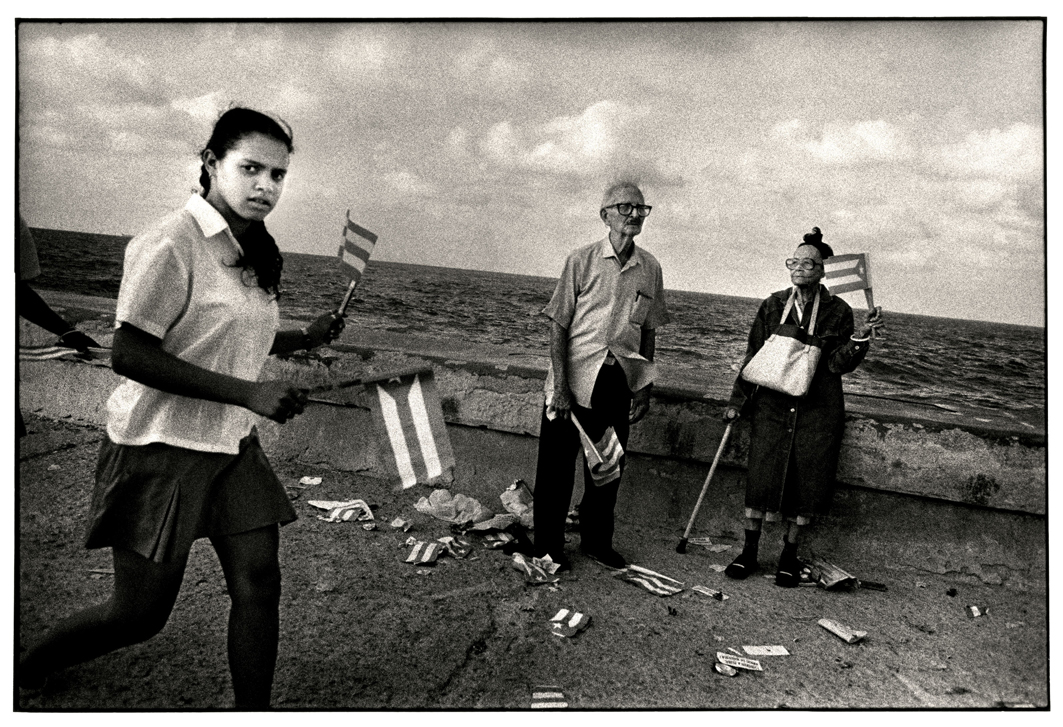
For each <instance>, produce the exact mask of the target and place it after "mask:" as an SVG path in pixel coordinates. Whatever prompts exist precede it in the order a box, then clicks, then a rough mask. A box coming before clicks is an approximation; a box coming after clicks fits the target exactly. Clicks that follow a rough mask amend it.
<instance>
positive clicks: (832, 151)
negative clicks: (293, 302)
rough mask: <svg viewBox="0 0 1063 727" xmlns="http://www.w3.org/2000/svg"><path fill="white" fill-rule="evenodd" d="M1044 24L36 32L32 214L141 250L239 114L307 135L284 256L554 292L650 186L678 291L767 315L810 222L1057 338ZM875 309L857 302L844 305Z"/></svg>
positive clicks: (845, 244)
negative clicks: (617, 186)
mask: <svg viewBox="0 0 1063 727" xmlns="http://www.w3.org/2000/svg"><path fill="white" fill-rule="evenodd" d="M1042 30H1043V28H1042V25H1041V24H1040V23H1038V22H1035V21H1015V20H1008V21H929V20H927V21H914V22H899V21H892V22H890V21H868V20H858V21H848V22H826V21H813V22H795V21H790V22H779V21H772V22H769V21H754V22H636V23H611V24H603V23H597V22H560V23H558V22H546V23H539V22H517V23H468V22H446V23H444V22H420V23H374V22H369V23H338V22H326V23H289V24H282V23H255V24H223V23H202V22H200V23H153V24H143V23H137V24H122V23H103V24H99V23H98V24H79V23H67V24H62V25H60V24H54V23H27V24H22V25H20V26H19V28H18V37H17V53H18V56H17V58H18V62H19V65H18V90H19V93H20V106H19V115H18V129H17V130H18V133H19V147H18V151H19V153H20V164H19V175H18V183H19V191H20V194H21V200H20V203H21V208H22V212H23V214H24V216H25V217H26V219H27V221H28V222H29V223H30V224H31V225H33V226H39V227H53V228H61V229H72V230H80V231H88V232H101V233H108V234H134V233H136V232H137V231H138V230H139V229H141V228H142V227H144V226H145V225H146V224H148V223H149V222H150V221H152V220H153V219H155V218H157V217H159V216H160V215H162V214H165V213H166V212H168V211H169V210H171V209H173V208H175V207H178V206H180V205H181V204H183V202H184V199H185V198H186V196H187V195H188V193H189V191H190V189H191V188H192V187H193V185H194V184H195V182H196V179H197V177H198V160H197V152H198V150H199V148H200V147H201V146H202V145H203V143H204V142H205V141H206V139H207V137H208V135H209V133H210V127H211V124H212V122H213V121H214V120H215V119H216V117H217V115H218V113H219V112H220V110H222V109H224V108H225V107H227V106H228V105H229V104H230V103H232V102H237V103H240V104H245V105H251V106H254V107H256V108H260V109H264V110H269V111H272V112H275V113H277V114H279V115H280V116H282V117H283V118H284V119H286V120H287V121H288V122H289V123H290V124H291V126H292V127H293V129H294V132H295V144H296V152H295V154H294V155H293V156H292V160H291V171H290V176H289V180H288V183H287V187H286V189H285V193H284V197H283V199H282V201H281V204H280V206H279V207H278V209H277V211H276V212H275V213H274V214H273V215H271V216H270V218H269V220H268V224H269V225H270V227H271V229H272V230H273V232H274V234H275V236H276V237H277V239H278V241H279V242H280V244H281V247H282V249H284V250H289V251H297V252H309V253H317V254H322V255H331V254H333V253H334V251H335V249H336V247H337V244H338V239H339V230H340V226H341V224H342V220H343V216H344V212H345V210H346V209H348V208H350V209H351V216H352V218H353V219H355V220H356V221H358V222H359V223H360V224H362V225H363V226H365V227H368V228H369V229H371V230H373V231H374V232H376V233H378V234H379V235H380V243H379V245H378V246H377V250H376V253H375V257H376V258H378V259H381V260H391V261H402V262H415V263H422V264H429V265H444V266H451V267H459V268H474V269H484V270H495V271H504V272H514V273H526V274H533V275H544V276H550V277H553V276H556V275H557V274H558V273H559V272H560V270H561V264H562V261H563V258H564V256H565V254H566V253H567V252H568V251H569V250H571V249H572V248H574V247H576V246H577V245H580V244H583V243H586V242H590V241H593V240H595V239H598V238H599V237H601V236H602V235H603V234H604V232H605V228H604V226H603V225H602V224H601V222H600V220H599V219H598V217H597V206H598V202H599V199H600V196H601V192H602V189H603V188H604V186H605V185H606V184H607V183H608V182H609V181H611V180H613V179H615V178H618V177H630V178H635V179H637V180H639V181H640V182H641V183H642V185H643V189H644V190H645V192H646V196H647V201H648V202H649V203H650V204H652V205H653V206H654V210H653V214H652V215H651V216H650V218H649V220H648V222H647V225H646V228H645V232H644V233H643V235H642V236H641V237H640V238H639V243H640V244H642V245H644V246H645V247H646V248H647V249H649V250H651V251H652V252H653V253H654V254H655V255H656V256H657V257H658V259H659V260H660V261H661V263H662V266H663V268H664V273H665V285H666V286H667V287H668V288H673V289H683V290H696V291H705V292H712V293H723V294H733V295H742V296H750V297H758V298H759V297H764V296H765V295H767V294H768V293H770V292H771V291H773V290H777V289H779V288H782V287H784V286H785V285H786V284H787V283H788V277H787V275H786V271H785V269H784V267H783V264H782V263H783V260H784V259H785V258H786V257H787V256H788V255H789V254H790V253H791V252H792V251H793V248H794V247H795V246H796V244H797V242H798V241H799V240H800V238H801V235H802V234H803V233H804V232H806V231H807V230H809V229H810V228H811V227H812V226H813V225H816V226H819V227H820V228H822V229H823V231H824V237H825V240H826V241H827V242H829V243H831V244H832V245H833V246H834V249H835V251H837V252H869V253H871V258H872V264H873V282H874V291H875V302H876V303H878V304H879V305H882V306H884V307H885V308H886V309H887V310H896V311H904V312H911V313H924V314H930V315H941V316H954V317H970V318H977V319H984V320H995V321H1004V322H1012V323H1026V324H1034V325H1043V324H1044V305H1045V304H1044V300H1045V299H1044V295H1045V291H1044V283H1043V276H1044V270H1045V258H1044V251H1045V241H1044V234H1045V226H1044V166H1043V164H1044V143H1043V116H1044V107H1043V94H1042V82H1043V71H1042V61H1043V59H1042ZM846 298H847V299H849V300H850V302H852V303H854V305H855V304H859V305H860V306H861V307H862V306H863V299H862V298H863V296H862V295H859V294H856V296H855V297H853V294H849V295H847V296H846Z"/></svg>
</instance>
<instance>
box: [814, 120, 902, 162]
mask: <svg viewBox="0 0 1063 727" xmlns="http://www.w3.org/2000/svg"><path fill="white" fill-rule="evenodd" d="M805 148H806V149H808V151H809V152H810V153H811V154H812V156H813V157H815V158H816V159H818V160H820V161H821V162H824V163H826V164H860V163H864V162H869V161H885V160H889V159H895V158H898V157H903V156H906V144H905V140H904V134H903V132H902V131H901V130H900V129H898V128H897V127H896V126H894V125H893V124H890V123H889V122H887V121H884V120H882V119H878V120H876V121H861V122H858V123H856V124H853V125H851V126H848V127H841V126H833V125H830V126H827V127H826V128H825V129H824V130H823V135H822V137H821V138H820V139H819V141H809V142H807V143H806V144H805Z"/></svg>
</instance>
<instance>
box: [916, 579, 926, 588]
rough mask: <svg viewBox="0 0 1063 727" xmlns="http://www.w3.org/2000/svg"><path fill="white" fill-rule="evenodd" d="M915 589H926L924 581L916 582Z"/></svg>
mask: <svg viewBox="0 0 1063 727" xmlns="http://www.w3.org/2000/svg"><path fill="white" fill-rule="evenodd" d="M915 587H916V588H926V584H925V583H923V582H922V581H916V582H915Z"/></svg>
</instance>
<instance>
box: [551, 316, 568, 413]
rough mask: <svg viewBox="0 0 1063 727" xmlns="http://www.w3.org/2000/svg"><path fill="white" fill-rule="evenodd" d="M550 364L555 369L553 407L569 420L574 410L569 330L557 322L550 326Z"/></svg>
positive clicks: (552, 322)
mask: <svg viewBox="0 0 1063 727" xmlns="http://www.w3.org/2000/svg"><path fill="white" fill-rule="evenodd" d="M550 363H551V365H552V366H553V368H554V396H553V400H552V405H553V408H554V410H555V411H557V413H558V416H560V417H561V418H563V419H568V413H569V411H570V410H571V409H572V389H571V388H570V387H569V384H568V329H567V328H565V327H563V326H562V325H561V324H560V323H558V322H557V321H551V325H550Z"/></svg>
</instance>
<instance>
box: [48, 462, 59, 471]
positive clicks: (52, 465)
mask: <svg viewBox="0 0 1063 727" xmlns="http://www.w3.org/2000/svg"><path fill="white" fill-rule="evenodd" d="M57 469H59V465H57V464H50V465H48V471H49V472H55V471H56V470H57Z"/></svg>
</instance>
